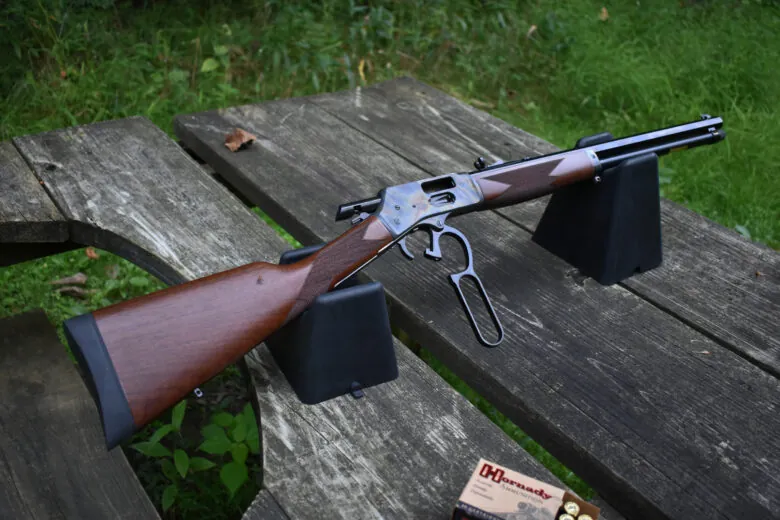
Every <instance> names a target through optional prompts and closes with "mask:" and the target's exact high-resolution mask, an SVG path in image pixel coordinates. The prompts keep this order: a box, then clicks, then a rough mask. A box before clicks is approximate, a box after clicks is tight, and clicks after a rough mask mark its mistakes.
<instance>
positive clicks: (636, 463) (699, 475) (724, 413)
mask: <svg viewBox="0 0 780 520" xmlns="http://www.w3.org/2000/svg"><path fill="white" fill-rule="evenodd" d="M340 96H341V98H340ZM373 98H378V99H380V100H381V97H379V94H376V93H374V92H370V89H363V91H362V93H361V101H360V102H357V101H355V93H344V94H340V95H334V96H323V97H320V98H309V99H306V100H287V101H280V102H274V103H268V104H264V105H250V106H244V107H235V108H231V109H227V110H222V111H219V112H207V113H202V114H196V115H190V116H180V117H179V118H177V120H176V122H175V127H176V131H177V134H178V136H179V137H180V138H181V139H182V140H183V141H184V142H185V143H187V146H189V147H190V148H192V149H193V150H195V151H196V152H197V153H198V155H200V156H201V157H203V158H204V159H206V160H207V162H209V163H210V164H211V165H212V166H214V168H215V169H216V171H217V172H218V173H219V174H220V175H222V176H223V177H225V178H226V179H227V180H228V181H229V182H231V183H232V184H234V186H236V187H238V188H239V189H240V190H241V191H242V192H243V193H245V195H247V197H249V198H250V200H252V201H254V202H256V203H258V204H259V205H260V206H261V207H263V209H264V210H266V211H267V212H268V213H269V214H270V216H271V217H272V218H274V219H275V220H276V221H277V222H279V223H280V224H281V225H282V226H283V227H285V228H286V229H288V230H290V231H291V232H292V233H293V234H294V235H295V236H296V237H297V238H298V239H299V240H301V241H302V242H306V243H313V242H317V241H322V240H325V239H328V238H331V237H333V236H334V235H335V234H337V233H338V232H340V231H342V230H343V226H342V225H340V224H337V223H334V222H333V221H332V215H333V213H332V211H333V210H334V209H335V207H336V205H337V204H339V203H342V202H346V201H349V200H354V199H358V198H364V197H366V196H369V195H371V194H373V193H376V191H377V190H378V189H380V188H382V187H384V186H386V185H389V184H395V183H400V182H404V181H410V180H413V179H418V178H420V177H424V176H425V175H426V173H425V172H424V171H422V170H421V169H419V168H418V167H417V166H415V165H414V164H412V162H410V161H407V160H403V159H400V158H399V157H398V155H396V154H394V153H389V152H388V150H387V148H384V147H383V146H381V145H378V144H377V142H376V141H381V140H382V139H383V136H390V135H396V136H399V137H398V139H399V140H403V141H404V143H406V145H407V146H412V145H417V146H419V147H421V148H422V149H423V150H424V151H423V153H422V155H423V156H424V157H425V160H426V161H428V163H426V164H427V167H428V168H431V169H432V170H435V171H437V173H440V172H444V171H453V170H455V171H457V170H465V169H467V166H468V165H464V166H463V167H460V168H457V167H456V166H455V165H456V164H459V161H457V160H455V159H453V158H452V157H451V156H450V148H452V147H454V146H455V145H453V144H451V143H456V144H461V143H459V142H458V139H461V137H459V134H458V131H459V130H460V129H458V128H455V129H454V130H452V129H451V130H449V131H448V132H449V133H445V130H444V126H446V125H443V126H442V129H440V130H438V133H434V134H433V136H432V135H431V133H430V128H429V127H427V126H425V127H423V126H420V127H419V128H418V127H417V119H416V117H414V111H413V110H409V111H406V112H404V113H403V117H402V118H399V117H398V116H397V114H396V115H394V114H393V110H392V108H390V107H386V108H385V109H384V110H383V109H382V107H381V105H379V103H378V102H375V101H372V99H373ZM340 99H341V101H343V103H341V104H338V103H339V102H340V101H339V100H340ZM313 103H317V104H318V105H319V104H320V103H322V105H323V106H326V107H327V110H328V112H325V111H323V109H322V108H320V107H319V106H317V105H314V104H313ZM336 116H338V117H336ZM339 118H341V119H344V120H349V121H350V124H352V120H353V119H355V118H357V119H360V120H363V121H364V122H366V123H370V125H368V124H367V125H365V127H360V129H361V131H360V132H358V131H355V130H354V129H353V128H351V127H349V126H347V125H345V124H343V121H342V120H341V119H339ZM366 120H367V121H366ZM236 126H239V127H242V128H244V129H246V130H247V131H250V132H252V133H253V134H255V135H257V136H258V137H259V139H258V141H257V142H256V143H255V144H254V145H253V146H252V147H251V148H250V149H248V150H247V151H246V152H245V153H242V154H230V153H227V152H226V151H224V147H223V146H221V138H222V136H223V135H224V134H225V133H227V132H228V131H230V130H232V128H234V127H236ZM355 126H357V125H355ZM366 134H367V135H369V136H370V137H371V139H369V138H368V137H366ZM437 140H441V143H438V144H437V142H436V141H437ZM388 146H389V145H388ZM396 149H399V150H405V148H403V149H401V148H399V147H396ZM458 149H459V147H458ZM476 151H478V150H476ZM401 155H404V151H401ZM405 156H406V157H408V156H409V154H406V155H405ZM502 158H503V157H502ZM436 161H439V162H438V163H437V162H436ZM437 164H438V165H439V166H438V167H437ZM455 222H456V223H457V226H458V227H459V228H460V229H461V230H462V231H464V232H465V233H466V234H467V235H468V236H469V237H470V238H471V240H472V245H473V246H474V250H475V259H476V261H477V262H478V270H479V272H480V273H481V274H482V277H483V281H484V283H485V286H486V287H487V289H488V292H489V293H490V294H491V297H492V299H493V302H494V304H495V305H496V307H497V310H498V312H499V314H500V315H501V317H502V318H503V321H504V324H505V328H506V334H507V338H506V342H505V344H504V345H503V346H502V347H501V348H497V349H485V348H484V347H482V346H481V345H479V344H478V343H477V342H476V341H475V340H474V339H473V336H472V334H471V330H470V328H469V326H468V323H467V321H466V320H465V318H464V317H463V316H462V315H460V312H459V311H456V310H455V309H454V308H453V305H454V303H453V302H454V298H453V296H454V295H453V293H452V289H451V287H450V286H449V284H447V283H446V282H445V281H444V279H443V275H444V274H445V273H444V272H442V270H440V269H438V268H437V267H438V266H439V265H440V264H435V265H431V264H432V263H430V262H425V261H420V262H415V263H412V264H408V263H406V262H401V261H398V260H397V258H393V259H392V260H391V259H390V258H387V257H385V258H383V259H380V260H378V261H377V262H375V263H374V264H373V265H372V266H370V267H369V268H368V270H367V274H368V275H369V276H370V277H372V278H376V279H379V280H381V281H382V282H383V283H384V284H385V287H386V288H387V292H388V296H389V300H390V303H391V309H392V315H393V320H394V323H396V324H397V325H399V326H401V327H402V328H404V329H406V330H407V331H408V332H410V333H411V334H412V336H413V337H414V338H415V339H417V340H418V341H420V342H421V343H422V344H423V345H424V346H425V347H426V348H429V349H431V350H432V351H434V353H435V354H436V355H437V356H439V357H440V359H442V360H443V361H445V362H446V363H447V364H448V365H449V366H450V368H452V369H454V370H455V371H456V372H457V373H458V374H459V375H460V376H461V377H462V378H464V379H465V380H466V381H467V382H468V383H469V384H470V385H471V386H473V387H474V388H476V389H477V390H478V391H479V392H480V393H482V394H483V395H484V396H486V397H488V398H489V399H490V400H491V401H492V402H493V403H494V404H495V405H496V406H497V407H498V408H499V409H500V410H501V411H503V412H504V413H506V414H507V415H508V416H509V417H510V418H512V419H513V420H514V421H515V422H516V423H518V424H519V425H520V426H521V427H523V428H524V429H525V430H526V431H528V432H529V433H530V434H531V435H533V436H534V437H535V438H537V439H538V440H539V441H540V442H541V443H542V444H544V445H545V446H546V447H548V449H550V451H552V452H553V454H555V455H557V456H558V457H559V458H560V459H561V460H562V461H563V462H564V463H565V464H567V465H568V466H569V467H571V468H572V469H574V470H575V471H576V472H577V473H578V474H580V475H581V476H583V477H585V478H586V479H587V480H588V481H589V482H590V483H591V484H592V485H594V487H596V489H597V490H598V491H599V492H600V493H601V494H602V496H604V498H605V499H607V500H609V502H610V503H611V504H613V505H615V506H617V507H618V509H619V510H621V511H622V512H624V514H630V516H631V517H632V518H690V517H693V516H696V515H704V516H706V517H713V518H744V517H745V516H744V515H745V514H752V515H753V516H755V517H762V518H769V517H772V516H773V515H774V516H777V515H778V513H777V508H776V507H775V505H776V504H777V503H778V499H779V498H780V497H779V496H778V494H780V486H778V485H777V484H778V480H777V476H776V473H775V472H774V471H773V469H772V468H773V466H774V464H777V463H778V462H780V449H778V447H780V445H779V444H778V442H779V441H778V439H777V438H776V435H775V433H774V431H776V430H777V426H778V419H777V417H776V415H777V414H776V413H775V410H776V407H777V406H778V404H780V394H779V393H778V389H779V388H778V381H777V379H775V378H773V377H771V376H769V375H768V374H766V373H765V372H763V371H761V370H760V369H759V368H757V367H756V366H754V365H752V364H750V363H748V362H747V361H745V360H744V359H742V358H741V357H739V356H737V355H735V354H733V353H732V352H730V351H729V350H727V349H725V348H722V347H720V346H718V345H717V344H716V343H714V342H713V341H711V340H710V339H708V338H707V337H705V336H702V335H701V334H699V333H698V332H696V331H695V330H692V329H691V328H690V327H687V326H686V325H685V324H683V323H681V322H680V321H678V320H676V319H674V318H673V317H671V316H669V315H668V314H666V313H664V312H663V311H661V310H659V309H658V308H656V307H655V306H653V305H650V304H648V303H647V302H645V301H644V300H642V299H641V298H639V297H637V296H636V295H634V294H632V293H631V292H629V291H627V290H625V289H624V288H621V287H620V286H613V287H602V286H599V285H598V284H596V283H594V282H592V281H591V280H587V279H586V280H583V279H582V278H581V277H580V276H578V275H577V274H576V272H575V271H574V270H573V269H571V268H570V266H568V265H566V264H565V263H564V262H562V261H561V260H559V259H557V258H555V257H552V256H551V255H550V254H548V253H547V252H546V251H544V250H543V249H541V248H540V247H538V246H537V245H536V244H534V243H533V242H531V241H530V235H529V233H528V232H527V231H525V230H523V229H522V228H520V227H518V226H516V225H513V224H512V223H511V222H509V221H508V220H507V219H506V218H504V217H501V216H499V215H497V214H496V213H494V212H485V213H482V214H479V215H469V216H465V217H461V218H458V219H457V220H455ZM483 317H484V313H483ZM745 425H749V426H748V427H746V426H745ZM734 489H742V490H743V492H742V493H739V494H737V493H734V492H733V490H734Z"/></svg>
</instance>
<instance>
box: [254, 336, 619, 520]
mask: <svg viewBox="0 0 780 520" xmlns="http://www.w3.org/2000/svg"><path fill="white" fill-rule="evenodd" d="M250 357H251V361H250V362H249V365H250V366H251V367H252V378H253V380H254V381H255V385H256V386H257V390H258V398H259V401H260V410H261V414H260V415H261V417H262V421H263V430H262V431H263V451H264V457H265V460H266V473H265V478H264V485H265V486H266V487H267V488H268V489H269V490H270V491H271V492H272V493H273V495H274V497H276V498H277V500H278V501H279V504H280V506H281V507H282V508H283V510H284V511H285V512H286V513H287V514H288V515H289V516H290V517H291V518H334V519H342V518H343V519H354V518H448V517H449V515H450V514H451V513H452V508H453V507H454V505H455V502H456V501H457V499H458V497H459V496H460V493H461V491H462V489H463V487H464V486H465V484H466V482H467V481H468V479H469V477H470V475H471V472H472V471H473V469H474V466H475V465H476V464H477V462H478V460H479V458H480V457H487V458H490V459H491V460H500V461H503V463H504V464H506V465H507V466H509V467H511V468H515V469H518V470H519V471H522V472H524V473H526V474H529V475H532V476H534V477H536V478H539V479H541V480H543V481H545V482H549V483H552V484H557V485H560V482H559V481H558V479H557V478H555V477H554V476H552V475H550V473H549V472H548V471H547V470H546V469H544V468H543V467H542V466H541V464H539V462H538V461H536V460H534V459H533V458H531V456H530V455H529V454H528V453H527V452H525V451H524V450H523V449H522V448H521V447H520V446H519V445H517V444H515V443H514V442H512V441H511V440H509V439H508V438H507V437H506V435H505V434H504V433H503V432H501V431H500V430H499V429H498V428H497V427H496V426H495V425H494V424H491V423H490V421H488V420H487V418H486V417H485V416H484V415H482V414H481V412H479V411H478V410H477V409H476V408H475V407H473V406H472V405H471V404H469V403H468V402H467V401H465V399H463V398H462V397H461V396H460V395H458V394H457V393H456V392H455V391H454V390H453V389H452V388H451V387H450V386H449V385H448V384H447V383H446V382H445V381H443V380H442V379H441V378H440V377H439V376H438V375H436V374H435V373H433V372H432V371H431V370H430V369H429V368H428V367H427V366H426V365H425V364H424V363H423V362H422V361H421V360H420V359H419V358H417V357H416V356H414V355H413V354H412V353H411V351H410V350H409V349H407V348H406V347H404V346H403V345H401V344H400V343H398V342H396V357H397V359H398V365H399V377H398V379H397V380H395V381H392V382H390V383H386V384H383V385H380V386H378V387H374V388H370V389H367V390H366V391H365V392H366V397H364V398H363V399H359V400H355V399H353V398H352V397H351V396H344V397H339V398H337V399H334V400H332V401H328V402H325V403H321V404H319V405H314V406H308V405H303V404H301V403H300V402H299V401H298V400H297V398H296V397H295V394H294V393H293V392H292V391H291V389H290V387H289V385H288V383H287V381H286V380H285V379H284V377H282V376H281V375H280V374H279V372H278V369H277V368H276V364H275V362H274V361H273V357H272V356H271V354H270V353H269V352H268V351H267V350H265V349H258V350H255V351H253V353H252V354H251V356H250ZM280 410H283V413H280ZM244 518H245V520H249V519H250V518H252V515H251V509H250V511H248V512H247V514H246V515H245V517H244ZM603 518H604V519H605V520H610V519H615V518H620V516H619V515H613V516H610V515H609V514H607V515H605V516H604V517H603Z"/></svg>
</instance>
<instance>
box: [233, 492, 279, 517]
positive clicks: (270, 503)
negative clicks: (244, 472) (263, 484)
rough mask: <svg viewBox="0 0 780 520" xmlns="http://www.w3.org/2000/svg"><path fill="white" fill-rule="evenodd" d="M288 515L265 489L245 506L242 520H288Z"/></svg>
mask: <svg viewBox="0 0 780 520" xmlns="http://www.w3.org/2000/svg"><path fill="white" fill-rule="evenodd" d="M289 519H290V517H289V516H287V514H286V513H285V512H284V510H283V509H282V508H281V506H279V503H278V502H277V501H276V499H275V498H274V496H273V495H272V494H271V492H270V491H268V490H267V489H262V490H260V492H259V493H258V494H257V496H256V497H255V499H254V500H253V501H252V504H251V505H250V506H249V507H248V508H247V510H246V512H245V513H244V516H243V517H242V520H289Z"/></svg>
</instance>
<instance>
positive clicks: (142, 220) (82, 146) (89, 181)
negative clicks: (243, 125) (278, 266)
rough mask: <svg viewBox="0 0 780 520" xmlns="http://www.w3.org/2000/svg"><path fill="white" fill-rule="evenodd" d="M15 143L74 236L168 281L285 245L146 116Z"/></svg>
mask: <svg viewBox="0 0 780 520" xmlns="http://www.w3.org/2000/svg"><path fill="white" fill-rule="evenodd" d="M14 144H15V145H16V147H17V148H18V150H19V151H20V153H21V154H22V155H23V156H24V159H25V160H26V161H27V163H28V164H30V165H31V166H32V167H33V169H34V170H35V173H36V175H37V176H38V177H39V178H41V179H42V180H43V181H44V182H45V183H46V187H47V189H48V191H49V193H50V194H51V196H52V198H53V199H54V201H55V202H56V204H57V206H58V207H59V208H61V210H62V212H63V214H64V216H65V217H66V218H67V219H68V220H69V221H70V223H71V225H70V227H71V236H70V239H71V240H72V241H74V242H77V243H79V244H83V245H93V246H97V247H99V248H101V249H106V250H108V251H111V252H113V253H116V254H119V255H120V256H123V257H125V258H127V259H128V260H130V261H131V262H133V263H135V264H137V265H139V266H141V267H143V268H144V269H146V270H147V271H149V272H151V273H152V274H154V275H155V276H157V277H158V278H160V279H162V280H163V281H165V282H166V283H180V282H182V281H184V280H190V279H194V278H200V277H203V276H206V275H209V274H212V273H215V272H218V271H222V270H226V269H229V268H231V267H235V266H236V265H237V264H236V263H235V259H236V258H241V259H242V261H241V263H244V264H246V263H250V262H253V261H266V262H268V261H271V262H275V261H276V259H277V253H276V251H282V250H284V248H286V247H287V244H286V243H285V242H284V240H282V239H281V237H279V235H277V234H276V233H275V232H274V231H273V230H272V229H271V228H270V227H269V226H266V225H259V224H258V218H257V217H256V216H255V215H253V214H252V213H250V212H249V211H247V210H246V208H245V207H244V205H243V204H241V202H240V201H239V200H238V199H237V198H236V197H234V196H233V195H231V194H230V193H229V192H227V191H226V190H224V189H223V188H222V187H221V186H220V184H219V183H218V182H217V181H216V180H214V179H213V178H211V176H209V175H207V174H206V173H204V172H203V170H202V169H201V168H200V166H199V165H198V163H196V162H195V161H194V160H193V159H192V158H191V157H190V156H189V155H187V154H186V153H185V152H184V151H183V150H182V149H181V148H180V147H179V146H177V145H176V143H174V142H173V141H172V140H171V139H170V138H169V137H168V136H167V135H166V134H165V132H163V131H162V130H160V129H159V128H157V127H156V126H154V125H153V124H152V123H151V122H150V121H149V120H148V119H145V118H143V117H131V118H127V119H120V120H116V121H106V122H102V123H95V124H92V125H86V126H76V127H71V128H65V129H62V130H55V131H52V132H45V133H42V134H37V135H28V136H24V137H17V138H15V139H14ZM258 244H268V246H267V247H258Z"/></svg>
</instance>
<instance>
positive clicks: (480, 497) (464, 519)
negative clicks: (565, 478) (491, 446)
mask: <svg viewBox="0 0 780 520" xmlns="http://www.w3.org/2000/svg"><path fill="white" fill-rule="evenodd" d="M598 517H599V508H597V507H596V506H594V505H593V504H589V503H588V502H585V501H584V500H581V499H580V498H578V497H576V496H575V495H573V494H571V493H569V492H568V491H565V490H563V489H560V488H557V487H555V486H551V485H549V484H546V483H544V482H541V481H539V480H536V479H533V478H531V477H528V476H526V475H523V474H522V473H518V472H517V471H512V470H511V469H509V468H505V467H503V466H500V465H498V464H496V463H495V462H490V461H487V460H485V459H480V460H479V464H477V467H476V469H475V470H474V473H472V475H471V479H470V480H469V482H468V484H466V487H465V488H464V489H463V493H461V495H460V499H459V500H458V503H457V504H456V505H455V511H454V512H453V513H452V520H597V519H598Z"/></svg>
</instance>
